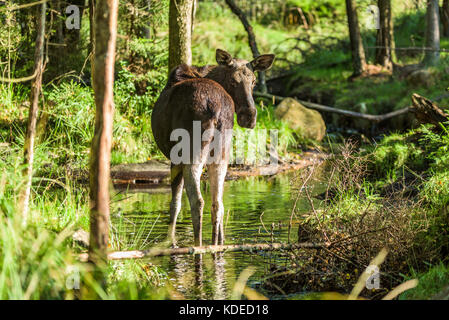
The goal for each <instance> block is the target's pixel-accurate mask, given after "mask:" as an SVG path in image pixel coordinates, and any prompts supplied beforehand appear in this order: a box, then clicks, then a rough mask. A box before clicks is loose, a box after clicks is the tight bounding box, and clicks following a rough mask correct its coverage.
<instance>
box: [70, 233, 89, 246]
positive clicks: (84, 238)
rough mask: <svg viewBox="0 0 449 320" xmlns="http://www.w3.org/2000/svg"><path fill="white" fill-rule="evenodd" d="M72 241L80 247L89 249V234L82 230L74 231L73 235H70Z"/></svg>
mask: <svg viewBox="0 0 449 320" xmlns="http://www.w3.org/2000/svg"><path fill="white" fill-rule="evenodd" d="M72 239H73V241H74V242H75V243H77V244H78V245H80V246H82V247H85V248H87V247H89V233H88V232H87V231H84V230H83V229H78V230H77V231H75V233H74V234H73V235H72Z"/></svg>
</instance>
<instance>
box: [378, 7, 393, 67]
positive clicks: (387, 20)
mask: <svg viewBox="0 0 449 320" xmlns="http://www.w3.org/2000/svg"><path fill="white" fill-rule="evenodd" d="M377 3H378V7H379V13H380V28H379V30H378V31H377V40H376V45H377V46H378V48H377V50H376V63H377V64H380V65H381V66H382V67H384V68H385V69H387V70H393V60H394V55H395V51H394V50H395V48H394V47H395V45H394V33H393V20H392V18H391V0H378V2H377Z"/></svg>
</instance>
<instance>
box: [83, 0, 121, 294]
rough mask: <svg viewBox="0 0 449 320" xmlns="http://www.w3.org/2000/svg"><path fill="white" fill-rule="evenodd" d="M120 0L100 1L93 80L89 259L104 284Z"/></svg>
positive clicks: (95, 277) (96, 276) (95, 25)
mask: <svg viewBox="0 0 449 320" xmlns="http://www.w3.org/2000/svg"><path fill="white" fill-rule="evenodd" d="M117 14H118V0H107V1H106V0H101V1H97V3H96V6H95V22H94V33H95V48H94V56H93V60H92V84H93V89H94V93H95V105H96V114H95V134H94V137H93V139H92V145H91V152H90V172H89V176H90V183H89V187H90V193H89V196H90V208H91V209H90V241H89V262H90V263H91V264H92V265H93V267H94V272H93V277H94V279H95V280H97V281H98V282H99V283H101V284H102V285H103V286H104V285H105V277H104V275H103V270H104V269H103V268H104V267H105V266H106V263H107V248H108V238H109V179H110V158H111V142H112V124H113V114H114V96H113V85H114V63H115V46H116V37H117Z"/></svg>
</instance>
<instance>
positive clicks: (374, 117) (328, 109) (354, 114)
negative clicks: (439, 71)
mask: <svg viewBox="0 0 449 320" xmlns="http://www.w3.org/2000/svg"><path fill="white" fill-rule="evenodd" d="M253 95H254V96H256V97H261V98H267V99H272V100H273V103H274V102H275V101H276V100H278V101H279V102H280V101H282V100H284V99H285V97H280V96H276V95H272V94H269V93H262V92H257V91H255V92H253ZM295 100H297V101H298V102H300V103H301V104H303V105H305V106H306V107H308V108H310V109H314V110H317V111H322V112H331V113H337V114H341V115H343V116H346V117H351V118H358V119H365V120H369V121H373V122H381V121H384V120H387V119H390V118H393V117H397V116H400V115H402V114H406V113H408V112H410V107H406V108H402V109H399V110H396V111H393V112H389V113H386V114H381V115H372V114H365V113H360V112H354V111H349V110H343V109H338V108H334V107H328V106H324V105H321V104H318V103H313V102H308V101H303V100H299V99H295Z"/></svg>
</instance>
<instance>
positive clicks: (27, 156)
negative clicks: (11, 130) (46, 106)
mask: <svg viewBox="0 0 449 320" xmlns="http://www.w3.org/2000/svg"><path fill="white" fill-rule="evenodd" d="M46 10H47V3H46V2H43V3H42V5H41V11H40V13H39V14H38V15H37V17H36V20H37V25H38V31H37V37H36V48H35V53H34V70H35V71H34V74H35V75H36V77H35V80H34V81H33V84H32V86H31V96H30V100H31V105H30V111H29V113H28V124H27V132H26V137H25V143H24V148H23V149H24V152H23V153H24V161H23V162H24V164H25V166H26V167H25V169H24V170H23V172H22V174H23V176H24V177H25V179H26V182H25V186H24V187H23V189H22V190H21V191H20V196H19V208H20V211H21V213H22V219H23V220H22V222H23V223H24V224H25V223H26V221H27V217H28V206H29V201H30V193H31V179H32V176H33V159H34V142H35V138H36V123H37V111H38V108H39V97H40V93H41V87H42V73H43V70H44V35H45V12H46Z"/></svg>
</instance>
